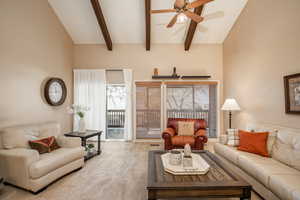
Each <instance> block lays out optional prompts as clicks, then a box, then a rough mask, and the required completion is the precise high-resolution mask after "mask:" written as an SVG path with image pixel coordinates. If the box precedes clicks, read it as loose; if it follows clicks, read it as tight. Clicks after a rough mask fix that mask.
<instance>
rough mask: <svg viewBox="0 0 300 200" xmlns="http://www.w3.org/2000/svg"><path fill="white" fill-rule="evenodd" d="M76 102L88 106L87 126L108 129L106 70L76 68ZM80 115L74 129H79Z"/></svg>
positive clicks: (75, 120) (75, 121) (95, 128)
mask: <svg viewBox="0 0 300 200" xmlns="http://www.w3.org/2000/svg"><path fill="white" fill-rule="evenodd" d="M74 104H75V105H83V106H88V107H89V108H90V110H89V111H88V112H87V113H86V115H85V123H86V128H87V129H90V130H102V131H103V133H102V136H101V139H105V135H106V134H105V130H106V77H105V70H102V69H97V70H74ZM78 120H79V119H78V117H76V116H75V117H74V126H73V128H74V130H78Z"/></svg>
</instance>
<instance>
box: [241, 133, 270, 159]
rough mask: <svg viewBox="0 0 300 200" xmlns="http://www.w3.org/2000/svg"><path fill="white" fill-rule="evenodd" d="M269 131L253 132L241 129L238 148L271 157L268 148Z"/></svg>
mask: <svg viewBox="0 0 300 200" xmlns="http://www.w3.org/2000/svg"><path fill="white" fill-rule="evenodd" d="M268 135H269V133H268V132H261V133H252V132H247V131H241V130H239V137H240V145H239V147H238V150H241V151H246V152H249V153H255V154H258V155H261V156H264V157H269V154H268V149H267V141H268Z"/></svg>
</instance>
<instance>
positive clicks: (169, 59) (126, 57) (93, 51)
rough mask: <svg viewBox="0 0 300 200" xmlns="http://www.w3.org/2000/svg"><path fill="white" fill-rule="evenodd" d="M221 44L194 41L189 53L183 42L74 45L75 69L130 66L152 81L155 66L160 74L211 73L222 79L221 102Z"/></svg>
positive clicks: (135, 75) (144, 78) (136, 78)
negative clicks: (147, 46)
mask: <svg viewBox="0 0 300 200" xmlns="http://www.w3.org/2000/svg"><path fill="white" fill-rule="evenodd" d="M222 47H223V46H222V45H195V44H193V45H192V47H191V50H190V51H189V52H186V51H184V46H183V45H171V44H159V45H158V44H152V45H151V51H146V50H145V46H144V45H143V44H140V45H134V44H131V45H126V44H123V45H114V50H113V51H107V49H106V47H105V46H104V45H75V46H74V68H87V69H90V68H131V69H133V71H134V79H135V80H151V77H152V74H153V69H154V68H155V67H156V68H158V69H159V74H166V75H168V74H171V73H172V70H173V67H176V68H177V73H178V74H180V75H211V76H212V79H214V80H220V83H221V89H220V91H221V93H220V99H221V100H220V101H222V90H223V89H222V84H223V82H222V81H223V48H222ZM221 126H222V119H221Z"/></svg>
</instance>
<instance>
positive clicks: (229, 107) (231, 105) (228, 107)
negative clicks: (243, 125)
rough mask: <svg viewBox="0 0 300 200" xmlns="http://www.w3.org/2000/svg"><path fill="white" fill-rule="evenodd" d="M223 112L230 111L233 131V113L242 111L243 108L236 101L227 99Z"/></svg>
mask: <svg viewBox="0 0 300 200" xmlns="http://www.w3.org/2000/svg"><path fill="white" fill-rule="evenodd" d="M222 110H225V111H229V128H230V129H231V118H232V113H231V112H232V111H238V110H241V108H240V106H239V104H238V103H237V102H236V100H235V99H226V101H225V103H224V104H223V106H222Z"/></svg>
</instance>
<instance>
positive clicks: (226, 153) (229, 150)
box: [214, 143, 239, 164]
mask: <svg viewBox="0 0 300 200" xmlns="http://www.w3.org/2000/svg"><path fill="white" fill-rule="evenodd" d="M214 151H215V152H216V153H217V154H219V155H221V156H223V157H224V158H226V159H227V160H230V161H231V162H233V163H234V164H237V162H238V155H239V154H238V151H237V150H236V148H235V147H231V146H227V145H223V144H220V143H215V145H214Z"/></svg>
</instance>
